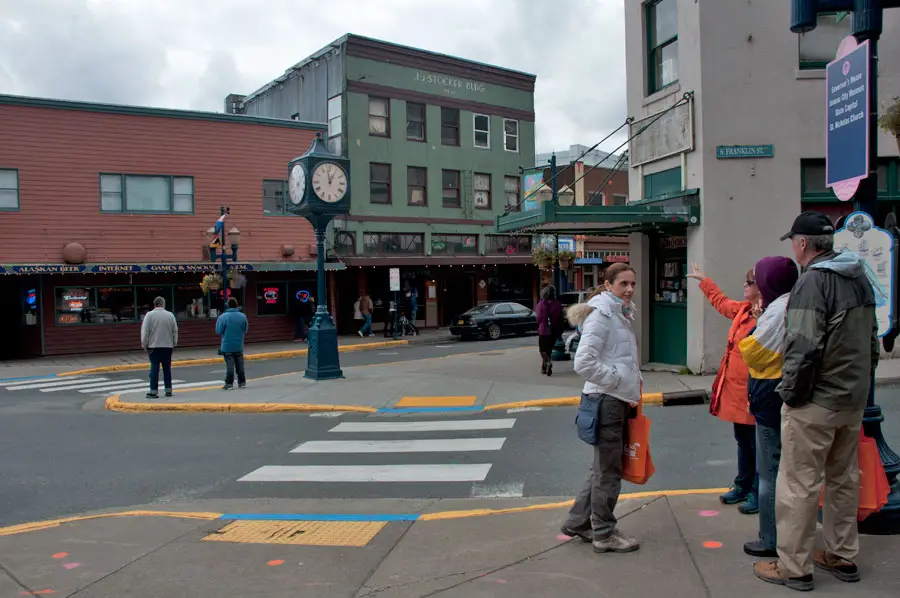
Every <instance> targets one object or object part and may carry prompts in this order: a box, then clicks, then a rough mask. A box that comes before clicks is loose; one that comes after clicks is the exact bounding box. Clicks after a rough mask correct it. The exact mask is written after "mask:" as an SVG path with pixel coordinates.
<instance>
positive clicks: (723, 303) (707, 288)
mask: <svg viewBox="0 0 900 598" xmlns="http://www.w3.org/2000/svg"><path fill="white" fill-rule="evenodd" d="M700 290H701V291H703V294H704V295H706V298H707V300H709V302H710V304H711V305H712V306H713V307H714V308H715V309H716V311H717V312H719V313H720V314H722V315H723V316H725V317H726V318H728V319H729V320H733V319H734V318H735V317H736V316H737V315H738V312H740V311H741V308H742V307H744V306H746V305H749V304H750V302H749V301H735V300H734V299H729V298H728V297H727V296H726V295H725V293H723V292H722V289H720V288H719V286H718V285H717V284H716V283H714V282H713V281H712V279H711V278H705V279H703V282H701V283H700Z"/></svg>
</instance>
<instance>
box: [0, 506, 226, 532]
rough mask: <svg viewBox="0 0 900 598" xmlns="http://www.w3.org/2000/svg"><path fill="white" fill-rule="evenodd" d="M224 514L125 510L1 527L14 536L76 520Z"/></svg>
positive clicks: (210, 517) (209, 517)
mask: <svg viewBox="0 0 900 598" xmlns="http://www.w3.org/2000/svg"><path fill="white" fill-rule="evenodd" d="M221 516H222V513H191V512H184V513H182V512H180V511H123V512H121V513H102V514H100V515H82V516H80V517H63V518H62V519H50V520H48V521H35V522H32V523H22V524H19V525H10V526H9V527H0V536H14V535H16V534H26V533H28V532H37V531H40V530H43V529H50V528H54V527H59V526H60V525H62V524H64V523H75V522H76V521H89V520H91V519H108V518H111V517H174V518H179V519H202V520H205V521H212V520H214V519H218V518H219V517H221Z"/></svg>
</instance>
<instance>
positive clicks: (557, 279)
mask: <svg viewBox="0 0 900 598" xmlns="http://www.w3.org/2000/svg"><path fill="white" fill-rule="evenodd" d="M550 192H551V201H552V202H553V203H555V204H556V205H558V206H564V207H568V206H571V205H572V204H573V203H575V192H574V191H572V190H571V189H570V188H569V187H563V188H562V191H560V190H558V188H557V185H556V152H554V153H553V154H552V155H551V156H550ZM563 202H567V203H563ZM562 279H563V277H562V268H560V267H559V233H556V260H554V262H553V281H554V282H553V284H554V285H555V286H556V293H557V295H559V294H560V293H562ZM550 359H552V360H553V361H569V359H570V357H569V354H568V353H566V344H565V343H564V342H563V339H562V335H560V336H559V338H557V339H556V344H555V345H553V352H552V353H550Z"/></svg>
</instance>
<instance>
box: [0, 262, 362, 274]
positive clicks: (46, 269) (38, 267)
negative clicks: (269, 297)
mask: <svg viewBox="0 0 900 598" xmlns="http://www.w3.org/2000/svg"><path fill="white" fill-rule="evenodd" d="M221 269H222V264H221V263H218V262H216V263H213V262H201V263H192V264H119V263H103V264H78V265H73V264H2V265H0V274H136V273H139V272H150V273H154V274H177V273H192V272H198V273H204V272H218V271H220V270H221ZM228 269H229V270H232V269H233V270H237V271H238V272H291V271H309V270H313V271H314V270H316V262H312V261H310V262H237V263H233V262H229V263H228ZM343 269H345V266H344V264H343V263H342V262H326V264H325V270H343Z"/></svg>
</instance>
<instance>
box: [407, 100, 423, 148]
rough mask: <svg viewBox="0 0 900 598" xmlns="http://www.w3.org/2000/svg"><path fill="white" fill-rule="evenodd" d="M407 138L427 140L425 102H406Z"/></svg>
mask: <svg viewBox="0 0 900 598" xmlns="http://www.w3.org/2000/svg"><path fill="white" fill-rule="evenodd" d="M406 138H407V139H408V140H410V141H425V104H413V103H412V102H407V103H406Z"/></svg>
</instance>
